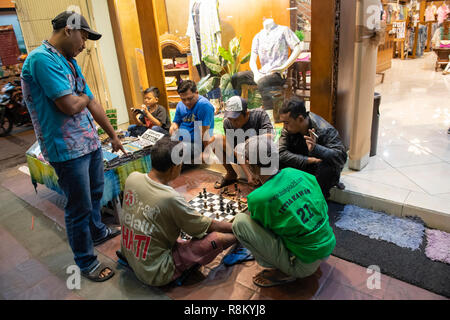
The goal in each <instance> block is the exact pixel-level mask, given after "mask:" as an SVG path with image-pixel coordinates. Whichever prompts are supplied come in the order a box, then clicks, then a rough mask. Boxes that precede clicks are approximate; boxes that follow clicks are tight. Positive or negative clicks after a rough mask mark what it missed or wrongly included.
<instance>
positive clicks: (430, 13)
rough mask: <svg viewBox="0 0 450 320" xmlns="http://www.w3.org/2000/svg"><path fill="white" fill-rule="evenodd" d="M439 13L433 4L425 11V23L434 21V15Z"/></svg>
mask: <svg viewBox="0 0 450 320" xmlns="http://www.w3.org/2000/svg"><path fill="white" fill-rule="evenodd" d="M436 12H437V8H436V6H435V5H434V4H433V5H431V6H428V7H427V9H426V10H425V21H434V15H435V14H436Z"/></svg>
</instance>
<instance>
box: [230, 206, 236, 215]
mask: <svg viewBox="0 0 450 320" xmlns="http://www.w3.org/2000/svg"><path fill="white" fill-rule="evenodd" d="M231 210H232V214H233V216H235V215H236V211H235V209H234V207H231Z"/></svg>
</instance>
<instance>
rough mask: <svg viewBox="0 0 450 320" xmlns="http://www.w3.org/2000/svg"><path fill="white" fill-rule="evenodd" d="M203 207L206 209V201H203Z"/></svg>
mask: <svg viewBox="0 0 450 320" xmlns="http://www.w3.org/2000/svg"><path fill="white" fill-rule="evenodd" d="M203 208H204V209H208V206H207V205H206V201H203Z"/></svg>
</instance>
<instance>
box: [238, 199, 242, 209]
mask: <svg viewBox="0 0 450 320" xmlns="http://www.w3.org/2000/svg"><path fill="white" fill-rule="evenodd" d="M238 209H239V210H241V209H242V206H241V199H240V198H239V199H238Z"/></svg>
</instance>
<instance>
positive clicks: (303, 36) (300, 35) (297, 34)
mask: <svg viewBox="0 0 450 320" xmlns="http://www.w3.org/2000/svg"><path fill="white" fill-rule="evenodd" d="M295 35H296V36H297V38H298V39H299V40H300V41H303V39H305V34H304V33H303V30H297V31H295Z"/></svg>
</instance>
